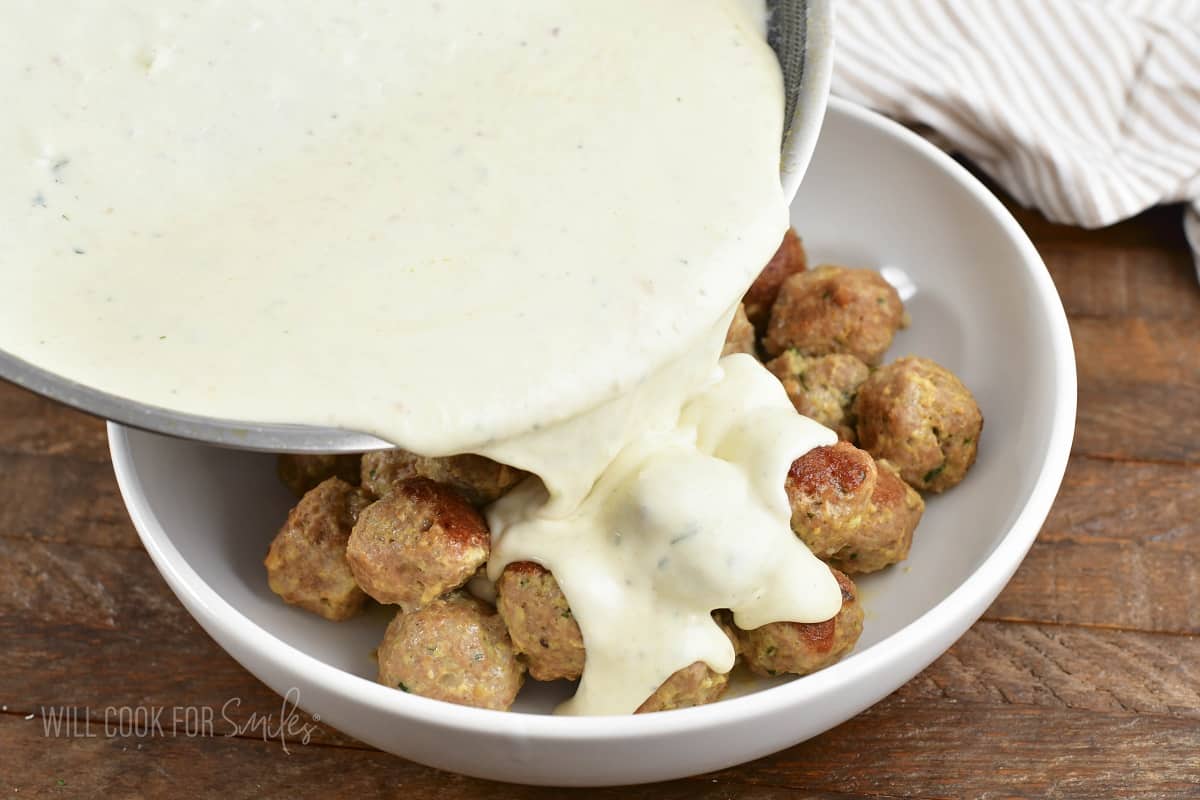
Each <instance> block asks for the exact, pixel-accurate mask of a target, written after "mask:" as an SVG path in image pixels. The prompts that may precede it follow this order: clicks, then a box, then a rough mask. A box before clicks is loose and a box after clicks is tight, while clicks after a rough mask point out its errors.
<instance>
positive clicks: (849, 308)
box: [763, 266, 905, 366]
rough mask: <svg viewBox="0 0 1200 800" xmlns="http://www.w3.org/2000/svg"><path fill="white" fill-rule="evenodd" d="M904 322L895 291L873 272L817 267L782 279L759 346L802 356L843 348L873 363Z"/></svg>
mask: <svg viewBox="0 0 1200 800" xmlns="http://www.w3.org/2000/svg"><path fill="white" fill-rule="evenodd" d="M904 323H905V316H904V306H903V304H901V302H900V295H898V294H896V290H895V289H894V288H892V285H891V284H890V283H888V282H887V281H885V280H884V279H883V278H882V277H881V276H880V275H879V273H878V272H875V271H874V270H870V269H847V268H846V267H832V266H824V267H817V268H816V269H814V270H812V271H811V272H802V273H800V274H798V275H793V276H792V277H790V278H788V279H787V280H786V281H784V284H783V286H782V287H780V290H779V297H778V298H777V299H776V300H775V305H774V306H773V307H772V309H771V319H770V322H768V323H767V333H766V336H765V338H764V339H763V347H764V348H765V349H766V351H767V352H768V353H769V354H771V355H773V356H777V355H779V354H780V353H782V352H783V351H785V350H787V349H789V348H792V349H795V350H797V351H799V352H800V353H801V354H803V355H806V356H823V355H828V354H829V353H849V354H850V355H852V356H856V357H857V358H858V359H859V360H861V361H864V362H866V363H867V364H870V365H872V366H873V365H875V364H878V363H879V360H880V359H881V358H882V357H883V354H884V352H885V351H886V350H887V349H888V347H890V346H891V344H892V337H893V336H895V335H896V331H897V330H898V329H899V328H901V327H903V325H904Z"/></svg>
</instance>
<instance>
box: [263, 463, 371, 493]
mask: <svg viewBox="0 0 1200 800" xmlns="http://www.w3.org/2000/svg"><path fill="white" fill-rule="evenodd" d="M361 459H362V456H360V455H359V454H358V453H347V454H342V455H335V454H332V453H318V454H312V453H303V454H300V453H282V454H280V456H279V457H278V458H277V459H276V463H275V468H276V471H277V472H278V473H279V480H281V481H283V485H284V486H286V487H288V488H289V489H291V490H292V492H293V493H294V494H295V495H296V496H297V497H302V496H303V495H304V493H305V492H307V491H308V490H309V489H312V488H313V487H315V486H316V485H317V484H318V483H320V482H321V481H324V480H326V479H327V478H341V479H342V480H344V481H345V482H346V483H350V484H353V485H355V486H357V485H358V481H359V469H360V467H359V462H360V461H361Z"/></svg>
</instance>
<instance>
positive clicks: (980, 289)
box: [126, 103, 1071, 712]
mask: <svg viewBox="0 0 1200 800" xmlns="http://www.w3.org/2000/svg"><path fill="white" fill-rule="evenodd" d="M894 127H895V126H891V125H890V123H885V122H882V121H879V120H878V119H876V118H873V117H870V116H868V115H866V114H864V113H863V112H860V111H856V110H853V109H850V108H848V107H846V106H845V105H844V104H836V103H835V104H834V105H832V106H831V110H830V113H829V115H828V116H827V119H826V124H825V128H824V130H823V132H822V134H821V139H820V142H819V144H818V146H817V150H816V153H815V155H814V158H813V162H812V165H811V167H810V168H809V171H808V174H807V177H806V178H805V182H804V186H803V188H802V190H801V191H800V194H799V196H798V197H797V199H796V201H795V203H794V204H793V208H792V222H793V225H794V226H795V227H796V229H797V230H798V231H799V232H800V233H801V235H802V236H803V238H804V241H805V244H806V246H807V248H808V251H809V256H810V263H813V264H819V263H826V262H836V263H843V264H848V265H854V266H865V267H875V268H889V270H893V271H895V273H894V274H897V275H900V276H902V277H903V278H904V280H905V281H907V282H910V283H911V287H910V289H911V290H912V291H913V292H914V293H913V294H912V295H911V297H907V298H906V303H907V306H908V308H909V310H910V311H911V314H912V318H913V323H912V326H911V327H910V328H909V329H908V330H906V331H904V332H902V333H901V334H900V335H899V336H898V337H897V340H896V342H895V344H894V345H893V348H892V350H891V353H890V354H889V358H892V357H897V356H900V355H905V354H909V353H913V354H919V355H925V356H928V357H931V358H933V359H935V360H937V361H939V362H940V363H942V364H944V365H945V366H947V367H949V368H950V369H952V370H954V371H955V372H956V373H958V375H959V376H961V377H962V379H963V381H964V382H965V383H966V384H967V386H969V387H970V388H971V390H972V391H973V392H974V393H975V395H976V397H977V398H978V400H979V403H980V406H981V407H982V409H983V413H984V417H985V420H986V423H985V428H984V433H983V436H982V441H981V447H980V455H979V460H978V462H977V464H976V466H975V467H974V469H973V470H972V471H971V473H970V474H969V476H968V477H967V479H966V480H965V481H964V482H963V483H962V484H961V485H959V486H958V487H956V488H955V489H953V490H952V491H950V492H949V493H947V494H946V495H944V496H940V497H932V498H928V507H927V511H926V515H925V518H924V519H923V521H922V522H921V525H920V527H919V528H918V530H917V534H916V537H915V542H914V545H913V549H912V553H911V556H910V557H909V559H908V561H906V562H905V563H903V564H901V565H899V566H897V567H893V568H891V569H890V570H887V571H885V572H883V573H881V574H877V575H872V576H867V577H864V578H863V579H862V580H861V581H860V583H859V585H860V589H861V591H862V596H863V603H864V606H865V608H866V612H867V616H866V622H865V629H864V633H863V637H862V640H861V641H860V643H859V645H858V648H857V650H856V654H855V655H854V656H852V658H857V657H860V656H861V654H863V653H865V652H866V651H868V650H871V649H875V648H886V647H887V644H886V640H887V639H888V637H889V636H891V635H892V634H893V633H896V632H897V631H899V630H901V629H902V628H904V627H905V626H907V625H909V624H910V623H912V622H914V621H915V620H917V619H918V618H919V617H921V615H922V614H924V613H925V612H926V611H928V610H930V609H931V608H933V606H935V605H936V604H937V603H938V602H939V601H941V600H942V599H944V598H946V597H947V596H948V595H949V594H950V593H951V592H952V591H953V590H954V589H956V588H958V587H959V586H960V585H961V584H962V583H963V582H964V581H966V580H967V578H968V577H969V576H970V575H971V574H972V572H974V571H975V570H976V569H977V568H978V567H979V566H980V565H981V564H982V563H983V562H984V560H985V559H986V558H987V556H988V555H989V554H990V553H992V552H993V550H994V549H995V548H996V547H997V545H998V544H999V543H1000V542H1001V541H1002V540H1003V539H1004V537H1005V536H1006V535H1007V534H1008V533H1009V531H1010V528H1011V527H1012V525H1013V523H1014V521H1015V520H1016V518H1017V516H1018V515H1019V514H1020V512H1021V511H1022V510H1023V509H1024V507H1025V505H1026V503H1027V502H1028V501H1029V499H1030V497H1031V496H1032V494H1033V492H1034V486H1035V484H1036V483H1037V481H1038V478H1039V476H1040V475H1041V472H1042V467H1043V465H1044V464H1045V463H1046V462H1047V459H1048V457H1049V456H1050V448H1051V446H1052V445H1051V442H1052V438H1053V437H1052V432H1053V431H1054V430H1055V427H1056V425H1057V426H1059V427H1061V425H1062V424H1064V423H1063V420H1061V419H1058V420H1056V417H1055V415H1056V408H1057V404H1058V401H1059V394H1060V393H1062V392H1063V387H1064V386H1069V385H1071V384H1070V381H1069V380H1068V381H1064V380H1063V371H1064V370H1070V369H1071V366H1070V362H1069V346H1068V347H1067V351H1066V356H1064V355H1063V352H1062V348H1061V347H1054V346H1052V345H1051V344H1050V343H1052V342H1054V341H1055V337H1058V339H1059V341H1060V342H1061V339H1062V336H1063V334H1062V333H1061V331H1059V330H1058V329H1057V328H1056V326H1057V325H1058V324H1059V321H1058V320H1057V318H1056V315H1058V316H1061V307H1060V306H1057V305H1056V304H1057V299H1056V298H1054V297H1053V296H1050V297H1047V295H1046V293H1045V291H1044V289H1045V286H1044V285H1043V286H1042V287H1040V288H1039V286H1038V280H1039V278H1038V275H1037V270H1039V269H1041V268H1040V267H1039V266H1037V265H1036V264H1034V265H1032V266H1031V265H1030V263H1029V261H1028V260H1027V257H1028V252H1027V251H1025V250H1023V249H1022V248H1023V246H1024V245H1023V244H1022V242H1023V240H1022V239H1021V238H1020V235H1019V232H1017V233H1014V231H1015V225H1014V224H1013V223H1012V222H1011V220H1007V221H1006V220H1005V219H1004V218H1002V217H1000V216H998V215H997V214H996V209H997V208H998V206H997V205H996V204H995V203H992V202H990V201H988V202H985V201H984V200H982V199H981V197H982V195H981V194H980V192H979V190H978V188H975V187H972V186H971V185H970V184H969V183H966V182H964V181H963V179H962V176H961V174H960V172H956V171H955V170H956V169H957V168H955V167H954V166H953V165H951V164H949V163H948V162H947V161H946V160H945V159H940V160H939V158H938V157H937V156H936V154H931V153H930V152H929V151H928V150H927V149H923V148H921V147H920V146H919V145H918V144H915V143H914V141H913V140H912V138H911V137H908V136H906V135H903V134H901V133H897V132H896V131H895V130H894ZM1040 279H1041V280H1043V281H1044V280H1045V276H1044V275H1042V276H1041V278H1040ZM902 282H903V281H902ZM1060 416H1061V413H1060ZM1066 424H1067V425H1069V424H1070V421H1067V422H1066ZM1060 438H1061V437H1060ZM1060 446H1061V442H1060ZM127 456H128V460H129V463H130V464H131V465H132V469H133V470H134V471H135V472H136V474H137V477H138V479H139V481H140V484H141V490H142V491H144V493H145V498H146V500H147V502H148V505H149V507H150V509H151V510H152V512H153V514H154V516H155V517H156V519H157V522H158V529H157V530H150V531H143V535H144V536H152V537H162V538H163V539H164V540H166V541H167V542H169V544H170V545H172V546H173V547H174V548H175V549H177V550H178V552H179V553H180V555H181V556H182V558H183V560H184V561H186V562H187V563H188V564H189V565H190V566H191V568H192V569H193V570H195V572H196V573H197V574H198V575H199V577H200V579H201V580H203V581H204V582H205V583H207V584H208V586H209V587H211V588H212V589H213V590H215V592H216V593H217V594H218V595H220V596H221V597H222V598H224V599H225V600H226V601H228V602H229V603H230V604H231V605H232V606H233V607H234V608H235V609H237V610H238V611H239V612H240V613H241V614H243V615H245V616H246V617H247V618H248V619H249V620H250V621H251V622H253V623H254V624H256V625H258V626H260V627H261V628H262V629H263V630H265V631H268V632H270V633H271V634H273V635H274V636H276V637H278V638H279V639H282V640H283V641H284V642H287V643H288V644H291V645H292V646H294V647H296V648H298V649H299V650H301V651H303V652H305V653H307V654H309V655H312V656H313V657H315V658H317V659H319V660H321V661H324V662H326V663H328V664H330V665H332V666H334V667H337V668H339V669H342V670H345V671H346V672H349V673H353V674H355V675H359V676H362V677H364V678H368V679H372V678H373V677H374V673H375V663H374V662H373V660H372V658H371V654H372V650H373V649H374V648H375V646H376V645H377V644H378V641H379V639H380V637H381V636H382V633H383V629H384V627H385V625H386V624H387V621H388V618H389V616H390V612H389V611H388V610H387V609H384V608H375V609H374V610H373V611H372V612H371V613H368V614H367V615H365V616H362V617H360V618H357V619H355V620H352V621H349V622H343V623H330V622H326V621H324V620H321V619H319V618H317V617H315V616H313V615H311V614H309V613H307V612H304V611H300V610H297V609H294V608H291V607H288V606H286V605H285V604H284V603H283V602H282V601H280V600H279V599H278V598H277V597H275V595H273V594H272V593H271V592H270V590H269V589H268V588H267V583H266V577H265V573H264V569H263V566H262V559H263V556H264V555H265V553H266V550H267V546H268V544H269V542H270V541H271V538H272V537H273V535H274V533H275V531H276V530H277V528H278V527H279V525H280V523H281V522H282V520H283V519H284V516H285V515H286V512H287V510H288V508H289V507H290V505H291V504H292V502H293V499H292V497H291V496H290V494H289V493H288V492H287V491H286V490H285V489H284V488H283V487H282V486H281V485H279V483H278V481H277V480H276V478H275V476H274V462H273V459H272V457H270V456H264V455H259V454H253V453H246V452H238V451H233V450H224V449H218V448H214V447H209V446H203V445H197V444H193V443H189V442H185V441H180V440H175V439H170V438H165V437H161V436H157V435H152V434H147V433H142V432H139V431H132V430H131V431H129V432H128V453H127ZM1055 479H1057V476H1055ZM126 489H127V490H128V489H129V487H126ZM1011 566H1012V567H1015V563H1014V564H1013V565H1011ZM839 668H840V667H839V666H834V667H832V668H831V669H832V670H837V669H839ZM768 685H769V684H766V683H755V682H750V681H741V680H739V681H738V682H736V686H737V691H735V692H733V693H731V694H732V695H734V696H736V695H737V694H740V693H744V692H747V691H754V690H756V689H759V688H764V687H766V686H768ZM570 688H571V687H570V686H569V685H566V684H562V683H559V684H538V683H536V682H533V681H530V682H529V683H528V684H527V687H526V689H525V691H524V692H523V693H522V696H521V698H520V700H519V701H518V705H517V710H519V711H525V712H546V711H548V710H549V709H551V708H552V707H553V705H554V704H555V703H556V702H557V701H559V700H561V699H563V698H565V697H566V696H567V694H568V693H569V692H570ZM723 702H729V700H726V701H723ZM733 702H736V700H734V701H733Z"/></svg>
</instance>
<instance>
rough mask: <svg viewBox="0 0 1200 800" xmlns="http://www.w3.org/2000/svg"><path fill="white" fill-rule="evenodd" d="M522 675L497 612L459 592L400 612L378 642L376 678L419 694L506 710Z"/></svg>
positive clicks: (521, 681) (514, 697)
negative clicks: (419, 607) (379, 642)
mask: <svg viewBox="0 0 1200 800" xmlns="http://www.w3.org/2000/svg"><path fill="white" fill-rule="evenodd" d="M524 680H525V668H524V666H523V665H522V664H521V662H520V660H518V659H517V654H516V652H514V651H513V647H512V642H511V641H509V638H508V633H507V632H506V631H505V630H504V621H503V620H501V619H500V615H499V614H497V613H496V612H495V610H494V609H493V608H492V607H491V606H489V605H488V604H487V603H484V602H483V601H482V600H477V599H475V598H474V597H471V596H470V595H467V594H464V593H462V592H454V593H453V594H449V595H447V596H445V597H441V598H438V599H437V600H434V601H433V602H432V603H430V604H429V605H427V606H424V607H423V608H421V609H420V610H418V611H411V612H405V611H401V612H400V613H398V614H397V615H396V617H395V619H393V620H392V622H391V624H390V625H388V627H387V632H386V633H384V635H383V643H382V644H380V645H379V682H380V683H382V684H384V685H385V686H391V687H393V688H396V689H400V690H402V691H405V692H412V693H413V694H419V695H421V696H422V697H432V698H434V699H436V700H445V701H446V702H448V703H458V704H459V705H464V706H475V707H477V708H491V709H496V710H498V711H505V710H507V709H508V708H510V707H511V706H512V704H513V700H515V699H516V697H517V692H519V691H520V690H521V684H522V683H523V682H524Z"/></svg>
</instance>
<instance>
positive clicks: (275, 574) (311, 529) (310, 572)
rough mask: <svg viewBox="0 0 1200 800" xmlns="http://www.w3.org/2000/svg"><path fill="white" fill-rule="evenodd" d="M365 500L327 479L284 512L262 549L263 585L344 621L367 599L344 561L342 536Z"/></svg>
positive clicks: (337, 481) (339, 482)
mask: <svg viewBox="0 0 1200 800" xmlns="http://www.w3.org/2000/svg"><path fill="white" fill-rule="evenodd" d="M370 502H371V501H370V499H369V498H368V497H367V496H366V495H364V494H363V493H362V492H361V491H359V490H358V489H356V488H355V487H353V486H351V485H350V484H348V483H346V482H345V481H343V480H341V479H340V478H330V479H328V480H326V481H324V482H322V483H321V484H320V485H319V486H317V487H316V488H314V489H312V490H310V491H309V492H308V493H307V494H305V495H304V497H303V498H301V499H300V502H299V503H298V504H297V505H296V507H295V508H293V509H292V510H291V512H290V513H289V514H288V518H287V522H285V523H284V524H283V527H282V528H280V529H279V533H278V534H277V535H276V536H275V540H274V541H273V542H271V549H270V550H269V551H268V552H267V557H266V560H265V561H264V562H263V563H265V564H266V566H267V583H268V584H269V585H270V587H271V591H273V592H275V594H277V595H279V596H280V597H282V598H283V599H284V600H285V601H286V602H288V603H291V604H292V605H296V606H300V607H301V608H305V609H308V610H309V611H312V612H314V613H317V614H320V615H321V616H322V617H325V618H326V619H333V620H340V619H347V618H349V617H352V616H354V615H355V614H357V613H358V612H359V611H360V610H361V609H362V607H363V604H364V603H365V602H366V601H367V596H366V595H365V594H364V593H363V590H362V589H360V588H359V586H358V583H356V582H355V580H354V575H353V573H352V572H351V571H350V565H349V564H348V563H347V562H346V540H347V539H349V538H350V530H351V528H353V527H354V523H355V522H356V521H357V520H358V518H359V515H360V514H361V513H362V511H363V509H364V508H366V507H367V504H368V503H370Z"/></svg>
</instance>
